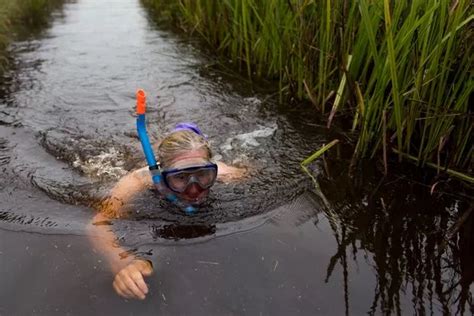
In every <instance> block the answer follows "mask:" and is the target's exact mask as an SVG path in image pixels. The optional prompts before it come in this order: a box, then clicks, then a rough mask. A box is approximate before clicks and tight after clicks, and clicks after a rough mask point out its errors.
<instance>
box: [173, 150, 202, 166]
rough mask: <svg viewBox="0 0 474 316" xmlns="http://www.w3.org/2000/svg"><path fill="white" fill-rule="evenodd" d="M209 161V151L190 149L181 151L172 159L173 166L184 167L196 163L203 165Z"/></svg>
mask: <svg viewBox="0 0 474 316" xmlns="http://www.w3.org/2000/svg"><path fill="white" fill-rule="evenodd" d="M208 162H209V159H208V155H207V151H206V150H203V149H200V150H190V151H186V152H182V153H179V154H178V155H177V156H176V157H175V158H173V159H172V160H171V165H170V167H171V168H184V167H191V166H196V165H203V164H206V163H208Z"/></svg>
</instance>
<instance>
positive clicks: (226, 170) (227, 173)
mask: <svg viewBox="0 0 474 316" xmlns="http://www.w3.org/2000/svg"><path fill="white" fill-rule="evenodd" d="M217 170H218V171H217V179H218V180H220V181H222V182H226V183H227V182H234V181H239V180H241V179H243V178H245V177H247V176H248V173H249V169H248V168H242V167H234V166H229V165H227V164H225V163H223V162H221V161H218V162H217Z"/></svg>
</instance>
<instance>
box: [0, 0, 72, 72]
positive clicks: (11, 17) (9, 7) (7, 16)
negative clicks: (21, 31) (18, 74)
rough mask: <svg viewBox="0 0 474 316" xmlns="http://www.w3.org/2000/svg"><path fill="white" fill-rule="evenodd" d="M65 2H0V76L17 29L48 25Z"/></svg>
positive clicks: (9, 0)
mask: <svg viewBox="0 0 474 316" xmlns="http://www.w3.org/2000/svg"><path fill="white" fill-rule="evenodd" d="M62 2H64V1H63V0H0V74H1V73H2V72H3V71H4V70H5V67H6V66H7V64H8V58H7V47H8V45H9V43H10V41H11V40H12V37H13V34H14V31H15V29H17V28H19V27H22V28H24V27H38V26H42V25H44V24H46V22H47V21H48V18H49V13H50V12H51V11H52V10H53V9H54V8H55V7H57V6H58V5H59V4H60V3H62Z"/></svg>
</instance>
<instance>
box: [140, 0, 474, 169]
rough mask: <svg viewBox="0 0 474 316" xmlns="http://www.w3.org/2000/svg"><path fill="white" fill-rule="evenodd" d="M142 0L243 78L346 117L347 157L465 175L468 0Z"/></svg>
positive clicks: (468, 154) (468, 151)
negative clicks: (393, 156)
mask: <svg viewBox="0 0 474 316" xmlns="http://www.w3.org/2000/svg"><path fill="white" fill-rule="evenodd" d="M142 2H143V3H144V4H145V6H148V7H154V8H159V10H156V11H157V12H163V11H165V12H168V16H169V17H171V18H172V19H173V21H174V22H175V23H177V24H178V25H179V26H180V27H182V28H183V29H186V30H188V31H191V32H195V33H198V34H200V35H201V36H202V37H203V38H204V39H205V40H206V41H207V42H208V43H209V45H211V46H212V47H214V48H217V52H218V53H219V54H222V55H224V56H226V58H229V57H230V59H231V60H232V61H233V62H234V63H235V64H236V65H238V66H239V67H240V69H241V70H242V71H244V72H246V73H247V74H248V76H249V77H251V78H256V77H264V78H267V79H275V80H278V81H279V82H280V91H281V92H282V93H283V94H285V95H290V96H292V97H295V96H296V97H298V98H300V99H307V100H309V101H311V102H312V103H313V104H314V106H315V107H316V108H317V109H318V110H319V111H321V113H322V114H324V115H330V116H331V120H332V119H334V120H337V119H340V118H341V117H342V116H344V117H347V116H349V117H350V118H352V119H353V127H354V131H357V132H358V133H357V141H356V145H355V152H354V160H358V159H359V158H363V157H374V155H376V154H379V153H380V152H381V147H382V146H384V144H386V146H390V147H392V148H394V149H396V150H397V151H398V152H400V153H403V154H405V155H410V156H414V157H416V158H417V162H418V163H419V164H425V163H426V162H433V163H436V164H439V165H440V168H448V167H450V168H458V169H459V170H463V171H465V172H467V173H470V172H472V169H473V161H472V154H473V152H472V143H473V142H474V139H473V138H474V137H473V133H472V125H473V124H472V123H473V122H472V108H469V106H468V102H469V96H470V95H471V94H472V90H473V87H474V80H473V76H472V71H471V70H472V55H473V54H472V42H473V31H472V25H473V19H474V14H473V7H472V6H471V5H470V4H471V1H470V0H456V1H453V0H432V1H424V0H411V1H393V0H392V1H390V0H355V1H347V0H341V1H334V0H321V1H314V0H268V1H257V0H225V1H213V0H175V1H163V0H142ZM331 101H332V104H333V107H332V112H331V113H327V111H328V108H329V106H328V103H329V102H331ZM384 115H385V116H384ZM384 120H385V124H383V122H384ZM384 135H387V138H388V139H384ZM389 152H390V151H389ZM402 157H403V155H402V154H400V155H399V159H402ZM438 158H439V159H438Z"/></svg>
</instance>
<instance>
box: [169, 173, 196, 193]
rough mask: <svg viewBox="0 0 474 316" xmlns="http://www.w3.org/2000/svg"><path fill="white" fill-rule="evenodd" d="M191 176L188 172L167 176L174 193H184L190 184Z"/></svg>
mask: <svg viewBox="0 0 474 316" xmlns="http://www.w3.org/2000/svg"><path fill="white" fill-rule="evenodd" d="M190 175H191V174H190V173H187V172H178V173H172V174H169V175H167V176H166V180H167V182H168V185H169V186H170V188H171V189H172V190H173V191H178V192H182V191H184V190H185V189H186V187H187V185H188V183H189V178H190Z"/></svg>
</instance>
